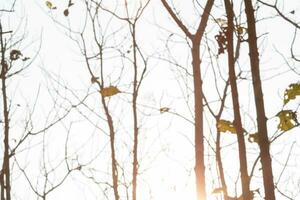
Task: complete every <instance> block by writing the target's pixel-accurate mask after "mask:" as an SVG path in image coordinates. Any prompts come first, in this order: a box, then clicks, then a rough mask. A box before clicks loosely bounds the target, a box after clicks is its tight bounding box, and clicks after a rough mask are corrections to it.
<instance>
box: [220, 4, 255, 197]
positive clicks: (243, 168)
mask: <svg viewBox="0 0 300 200" xmlns="http://www.w3.org/2000/svg"><path fill="white" fill-rule="evenodd" d="M224 3H225V9H226V14H227V24H228V26H227V31H226V38H227V52H228V68H229V81H230V86H231V96H232V103H233V111H234V126H235V128H236V133H237V140H238V147H239V161H240V172H241V183H242V196H243V199H244V200H251V199H252V197H251V193H250V187H249V176H248V169H247V153H246V146H245V140H244V129H243V126H242V120H241V113H240V105H239V95H238V88H237V83H236V74H235V69H234V67H235V66H234V65H235V58H234V45H233V42H234V41H233V33H234V23H233V17H234V12H233V7H232V4H231V3H230V0H224Z"/></svg>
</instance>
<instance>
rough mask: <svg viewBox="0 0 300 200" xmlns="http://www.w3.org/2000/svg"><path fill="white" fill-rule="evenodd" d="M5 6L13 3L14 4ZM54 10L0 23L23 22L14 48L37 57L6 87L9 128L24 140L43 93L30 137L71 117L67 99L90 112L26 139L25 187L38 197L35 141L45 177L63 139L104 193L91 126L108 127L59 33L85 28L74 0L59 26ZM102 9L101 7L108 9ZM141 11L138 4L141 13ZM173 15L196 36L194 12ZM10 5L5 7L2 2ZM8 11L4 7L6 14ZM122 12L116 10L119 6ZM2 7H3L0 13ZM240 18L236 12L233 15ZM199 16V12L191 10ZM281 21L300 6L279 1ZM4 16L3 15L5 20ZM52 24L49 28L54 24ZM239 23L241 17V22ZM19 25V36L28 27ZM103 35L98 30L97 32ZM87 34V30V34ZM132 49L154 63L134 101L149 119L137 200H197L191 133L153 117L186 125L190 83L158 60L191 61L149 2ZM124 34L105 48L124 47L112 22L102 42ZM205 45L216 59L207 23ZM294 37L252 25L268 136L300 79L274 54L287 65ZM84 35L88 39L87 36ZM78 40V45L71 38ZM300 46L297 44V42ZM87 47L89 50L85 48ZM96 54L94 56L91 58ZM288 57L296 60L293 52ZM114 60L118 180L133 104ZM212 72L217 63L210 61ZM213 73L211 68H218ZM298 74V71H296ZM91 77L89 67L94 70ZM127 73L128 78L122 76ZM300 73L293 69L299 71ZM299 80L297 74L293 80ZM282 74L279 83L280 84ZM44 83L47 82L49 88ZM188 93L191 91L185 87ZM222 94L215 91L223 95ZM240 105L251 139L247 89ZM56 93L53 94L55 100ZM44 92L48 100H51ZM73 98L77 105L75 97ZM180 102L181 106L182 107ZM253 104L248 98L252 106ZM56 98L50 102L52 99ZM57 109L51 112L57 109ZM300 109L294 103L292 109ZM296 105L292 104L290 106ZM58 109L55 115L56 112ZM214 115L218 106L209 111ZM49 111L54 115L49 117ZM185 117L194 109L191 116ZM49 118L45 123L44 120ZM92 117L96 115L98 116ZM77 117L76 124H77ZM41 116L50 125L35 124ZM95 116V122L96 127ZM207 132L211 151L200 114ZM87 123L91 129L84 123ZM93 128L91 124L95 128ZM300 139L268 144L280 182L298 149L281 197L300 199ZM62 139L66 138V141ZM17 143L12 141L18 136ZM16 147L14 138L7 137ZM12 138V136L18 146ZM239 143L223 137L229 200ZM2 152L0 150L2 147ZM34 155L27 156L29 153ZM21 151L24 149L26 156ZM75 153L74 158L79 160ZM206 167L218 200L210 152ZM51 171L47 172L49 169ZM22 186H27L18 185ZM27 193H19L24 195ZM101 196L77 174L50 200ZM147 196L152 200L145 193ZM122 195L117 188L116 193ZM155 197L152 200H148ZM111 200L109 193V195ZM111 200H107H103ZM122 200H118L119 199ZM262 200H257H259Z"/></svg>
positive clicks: (267, 24)
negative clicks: (82, 101) (82, 102)
mask: <svg viewBox="0 0 300 200" xmlns="http://www.w3.org/2000/svg"><path fill="white" fill-rule="evenodd" d="M11 1H12V0H10V2H11ZM51 2H52V3H53V4H54V5H55V6H57V9H56V10H52V11H50V10H49V9H48V8H47V7H46V5H45V1H42V0H17V4H16V12H15V17H16V18H13V19H10V21H9V22H6V19H7V18H5V17H3V19H2V18H1V22H2V23H4V24H6V23H7V24H6V25H9V26H11V28H14V27H16V26H17V25H18V24H19V22H20V21H22V26H21V28H20V30H19V33H20V34H21V33H22V30H24V29H25V30H26V31H25V32H26V39H25V42H24V44H22V45H21V46H20V48H21V49H22V52H24V54H26V55H29V56H30V57H33V55H34V53H36V52H37V51H39V54H38V56H37V58H36V59H35V61H34V63H33V64H32V66H31V67H30V69H28V71H26V72H24V75H22V76H20V77H17V78H16V79H17V81H16V82H11V86H10V87H11V91H10V94H11V95H12V96H14V98H13V99H14V101H16V102H15V103H13V104H16V103H19V102H21V108H19V109H16V114H18V115H19V116H20V117H19V118H17V119H14V120H15V121H14V122H15V123H16V124H17V125H16V128H14V130H15V131H16V132H18V133H19V132H20V131H22V128H23V125H24V120H25V119H26V117H28V113H27V112H26V103H28V106H29V107H32V106H33V102H34V99H35V97H36V94H37V93H38V91H39V88H40V97H39V99H38V101H37V107H36V114H34V116H33V120H34V122H35V123H37V124H35V125H34V129H38V128H41V127H43V126H44V125H45V124H46V123H49V121H51V120H53V119H55V118H56V117H58V116H61V115H62V114H63V113H64V110H63V109H61V108H60V107H59V106H62V107H64V108H65V107H68V106H70V103H69V102H68V101H67V100H66V99H70V100H71V102H72V103H75V102H78V99H76V98H77V96H78V97H79V98H82V97H83V96H84V95H85V94H86V93H87V92H88V93H94V94H93V95H90V97H89V98H88V99H87V101H86V102H87V104H88V105H89V106H90V107H91V108H92V109H93V110H94V111H95V112H96V114H94V113H91V112H90V111H89V110H87V108H86V107H84V106H82V107H80V109H79V111H80V112H78V111H75V112H72V113H71V114H70V116H69V117H68V118H67V119H66V121H64V123H59V124H58V125H57V126H55V127H54V128H52V129H50V130H49V131H47V133H45V134H40V136H37V137H33V138H31V139H30V140H29V141H28V142H27V143H26V144H25V145H24V147H22V149H24V152H22V153H20V155H21V156H20V157H19V159H20V161H19V162H20V164H21V165H22V166H26V170H27V173H28V175H29V177H31V178H32V180H34V187H35V186H37V188H39V189H40V190H41V189H42V184H43V177H42V173H41V169H42V162H41V161H40V160H38V159H33V158H40V157H41V155H42V153H41V152H42V141H43V137H44V138H45V141H46V145H47V150H46V152H45V155H46V158H47V159H46V161H45V163H47V166H49V165H51V166H52V167H54V166H56V165H58V164H60V161H61V160H63V159H64V148H65V144H66V143H65V141H66V138H67V137H69V141H68V147H69V149H68V152H69V155H70V163H72V164H71V165H74V166H76V164H77V161H76V159H77V160H78V161H79V162H80V163H81V164H84V163H88V162H90V161H91V160H92V159H93V158H95V159H94V160H93V161H92V162H91V163H89V165H88V166H87V167H83V170H82V172H84V174H85V175H87V176H89V175H94V176H95V177H96V180H97V181H99V182H101V183H105V182H108V181H109V182H110V176H108V175H107V174H106V172H107V171H109V165H108V164H109V162H108V161H109V155H110V154H109V148H108V147H109V145H108V137H107V136H105V134H104V133H103V131H101V130H99V129H96V128H95V126H93V124H96V125H97V126H98V127H100V129H102V130H103V129H104V130H106V124H105V121H104V120H102V119H101V118H100V117H103V113H101V112H103V111H102V108H101V106H99V104H100V101H99V96H98V94H97V88H96V87H94V86H92V85H91V84H90V77H89V74H88V71H87V69H86V66H85V63H84V62H83V57H82V56H81V53H80V51H79V49H78V46H77V44H76V43H75V42H74V41H72V40H71V39H70V38H69V37H67V35H68V31H66V29H64V28H62V27H61V26H60V24H58V23H61V24H63V25H65V26H70V27H71V28H72V29H73V30H75V31H78V30H81V28H82V26H83V25H84V23H85V12H84V9H83V4H82V3H81V2H82V1H81V0H74V3H75V4H74V6H72V7H71V8H70V14H69V17H68V18H66V17H65V16H63V10H64V9H65V8H66V5H67V3H68V1H67V0H63V1H62V0H52V1H51ZM105 2H107V1H105ZM116 2H118V1H110V2H109V3H107V7H108V8H109V9H113V8H115V5H116ZM138 2H139V1H137V0H136V1H135V0H131V1H129V6H130V10H132V13H133V12H134V11H133V10H134V9H136V8H137V6H138V5H139V3H138ZM144 2H145V1H143V3H144ZM174 2H175V3H174V5H176V8H177V11H178V12H179V13H180V16H181V17H182V19H183V21H184V22H185V23H187V24H188V25H187V26H188V27H190V30H192V31H193V29H192V28H193V26H195V25H197V23H198V19H199V15H198V14H197V13H196V12H191V10H193V9H192V8H193V7H192V5H190V4H188V3H190V2H188V3H186V2H184V3H183V1H174ZM220 2H221V1H217V2H216V5H221V3H220ZM6 3H8V4H9V2H6ZM6 3H4V4H5V5H6ZM121 4H122V3H121ZM2 5H3V2H2V3H0V6H2ZM236 6H237V7H236V9H237V10H238V6H239V5H236ZM281 6H282V5H281ZM121 8H122V7H120V6H119V7H117V11H119V12H120V13H122V12H123V11H121ZM198 8H199V7H198ZM281 9H284V13H287V14H288V16H289V17H291V19H295V20H298V21H299V20H300V14H299V12H300V3H299V2H297V1H288V2H287V1H286V3H285V5H284V7H283V6H282V7H281ZM293 9H296V10H297V12H296V14H294V15H292V14H289V12H290V11H291V10H293ZM222 13H223V11H222V10H221V8H217V7H215V8H214V10H213V17H215V18H220V17H223V14H222ZM258 13H259V14H258V17H265V15H267V16H272V15H273V14H274V11H271V10H269V9H265V8H261V11H259V12H258ZM6 16H7V15H6ZM53 19H55V20H56V22H54V21H53ZM109 19H110V18H109V15H108V14H107V13H104V14H103V19H102V18H101V19H100V20H102V21H101V22H103V23H104V24H105V23H107V22H108V21H109ZM242 20H244V16H243V17H242ZM25 25H26V26H25ZM104 26H105V25H104ZM88 27H89V26H88ZM137 27H138V28H137V35H138V37H137V38H138V42H139V44H140V45H141V47H142V50H143V52H145V55H148V56H151V59H150V60H149V74H147V77H146V79H145V82H144V84H143V85H142V92H141V96H140V100H141V105H140V108H139V109H140V111H141V113H143V114H146V115H145V116H144V117H141V121H140V123H141V125H142V127H141V132H142V134H141V136H140V138H141V145H140V150H139V153H140V156H141V157H140V159H141V163H140V164H141V165H140V167H141V168H140V169H141V172H143V174H142V175H141V176H140V179H139V181H140V182H139V183H140V184H139V197H140V199H141V200H148V199H149V200H150V199H153V200H162V199H172V200H183V199H189V200H195V195H194V194H195V192H194V182H195V181H194V173H193V172H194V171H193V167H194V161H193V153H194V150H193V145H192V144H191V142H192V141H193V126H192V125H191V124H190V123H189V122H187V121H186V120H184V119H182V118H179V117H177V116H176V115H172V114H169V113H164V114H160V113H159V111H158V110H159V108H161V107H169V108H170V109H171V111H172V112H175V113H179V114H180V115H183V116H185V117H186V118H187V119H189V120H192V118H193V117H192V115H191V113H190V110H189V107H188V106H191V105H193V104H192V99H193V98H192V97H191V96H190V95H191V83H192V82H191V81H192V79H191V77H189V76H187V75H186V74H184V73H183V71H180V70H179V69H178V68H176V67H174V66H172V65H170V64H169V63H167V62H164V61H162V60H160V59H159V58H164V59H171V58H172V59H174V61H176V62H178V63H179V64H181V65H182V66H183V67H185V68H187V69H188V71H189V72H191V68H190V63H191V60H190V57H189V56H190V55H189V52H188V47H187V44H186V42H185V41H184V38H183V37H182V36H183V35H182V33H181V31H180V30H179V29H178V28H177V27H176V25H175V24H174V22H173V21H172V20H171V19H170V18H168V15H167V13H166V11H165V10H164V9H163V7H162V5H161V3H160V2H159V0H153V1H152V2H151V3H150V5H149V6H148V7H147V9H146V11H145V13H144V15H143V17H142V18H141V21H140V22H139V23H138V25H137ZM118 28H122V29H121V31H120V33H121V34H122V38H121V37H120V36H118V35H117V36H115V37H116V38H110V39H109V40H108V44H109V45H115V43H117V42H118V41H121V40H122V39H123V37H126V36H127V37H128V36H129V35H128V34H127V33H128V32H126V31H128V29H126V28H128V27H127V25H126V24H124V23H123V24H122V22H120V21H118V20H117V19H113V20H112V22H111V23H110V24H109V26H107V30H108V31H107V32H108V33H111V32H113V31H116V30H118ZM208 30H209V32H208V35H209V37H211V39H210V40H209V41H208V42H209V43H210V45H214V46H213V47H212V50H213V51H216V48H217V47H216V42H215V41H214V40H213V38H214V35H215V34H216V33H217V31H218V29H217V28H216V25H215V23H214V22H213V20H211V21H210V22H209V29H208ZM293 31H294V30H293V28H292V27H291V26H290V25H286V23H285V22H284V21H283V20H280V19H278V18H275V19H266V20H265V21H261V22H260V23H258V32H259V35H261V37H260V39H259V45H260V49H261V54H262V57H261V68H262V77H263V79H264V80H265V81H264V82H263V87H264V97H265V101H266V102H267V103H266V111H267V117H269V119H270V120H269V127H270V128H269V130H270V136H272V135H273V133H274V132H275V131H276V129H277V128H276V127H277V123H278V120H277V119H276V118H275V117H274V116H275V115H276V113H278V112H279V111H280V110H281V107H282V98H283V91H284V89H285V88H286V87H287V86H288V85H289V84H290V83H293V82H297V81H298V80H299V75H296V74H295V73H293V72H291V71H290V70H289V68H288V66H287V65H286V63H285V61H284V59H283V58H282V57H281V56H280V54H278V53H277V52H276V50H280V52H283V54H285V55H289V54H288V53H289V47H290V46H289V44H290V42H291V40H292V33H293ZM89 33H90V30H88V31H87V35H88V34H89ZM171 33H174V35H173V36H172V37H171V38H169V39H171V41H170V42H169V43H168V45H169V48H170V50H171V54H172V57H171V56H170V54H169V53H168V52H167V51H166V49H165V47H166V42H165V41H166V40H167V38H168V37H169V36H170V34H171ZM75 39H78V36H77V37H75ZM87 41H89V42H91V41H92V37H87ZM40 42H41V49H40V50H39V49H38V48H39V44H40ZM296 42H297V44H298V45H296V46H299V39H298V40H297V41H296ZM91 46H92V45H91ZM118 48H120V49H128V48H130V44H129V43H128V42H127V43H126V42H125V43H122V44H121V45H120V46H118ZM89 50H91V51H93V49H92V48H91V49H89ZM202 50H203V51H202V52H204V53H205V54H204V57H203V74H204V91H205V92H206V95H207V98H208V99H209V100H210V101H214V100H216V91H215V86H214V83H213V81H212V80H214V77H213V73H212V67H211V63H210V60H209V59H208V55H207V49H206V48H205V47H204V46H203V49H202ZM295 50H298V52H299V48H298V49H297V47H296V49H295ZM247 53H248V51H247V48H246V46H245V45H244V46H242V48H241V59H240V62H239V68H240V69H242V70H243V71H244V72H243V74H242V75H244V76H245V77H246V78H248V77H249V73H248V72H249V65H248V61H247ZM116 54H117V53H116V51H114V50H112V51H109V52H108V55H107V61H106V66H108V67H107V68H108V69H107V73H108V74H109V73H111V74H112V76H111V78H109V80H107V84H119V85H118V87H119V88H120V89H121V91H124V92H125V93H122V94H118V95H116V96H115V97H114V99H112V100H111V102H110V106H111V108H115V110H114V117H115V119H116V127H117V138H118V141H117V147H118V152H119V153H120V157H119V158H120V160H121V161H120V165H121V167H124V169H125V170H131V162H132V161H131V157H130V155H129V152H130V150H129V148H131V146H130V145H131V143H130V142H128V141H131V140H132V136H131V132H130V131H131V130H130V126H131V124H132V122H131V121H129V120H128V119H127V113H128V112H130V110H129V108H128V105H129V104H128V101H129V100H130V95H128V94H126V93H128V92H130V77H131V76H130V73H129V72H130V68H129V65H128V63H127V64H125V72H124V73H123V76H122V78H121V81H120V82H118V80H117V78H118V75H119V72H120V71H121V70H122V63H121V62H120V61H121V60H120V59H119V58H114V59H111V58H110V56H114V55H116ZM224 59H225V55H221V56H220V58H219V62H220V64H221V65H222V64H223V63H224V62H225V60H224ZM214 62H215V61H214ZM215 64H216V63H215ZM295 66H296V67H299V64H298V63H296V64H295ZM95 69H96V67H95ZM126 70H128V71H126ZM221 70H222V72H226V68H225V69H224V68H222V69H221ZM296 70H297V69H296ZM298 71H299V70H298ZM279 74H280V75H279ZM50 75H51V76H52V77H53V78H52V79H51V77H50ZM217 81H218V83H220V84H221V85H223V83H222V80H221V79H220V77H218V80H217ZM187 85H188V86H187ZM65 86H67V87H68V88H70V89H72V91H73V92H72V91H70V90H68V89H65ZM222 87H223V86H220V87H219V89H220V90H221V91H222ZM239 87H240V101H241V104H242V107H241V109H242V113H243V121H244V124H245V128H246V129H247V130H249V131H251V132H255V131H256V130H255V128H254V125H253V120H255V112H254V107H253V106H254V102H253V99H251V97H252V96H251V95H252V90H251V81H250V80H245V81H241V82H240V85H239ZM56 90H58V91H59V94H57V92H56ZM49 92H51V94H52V95H50V94H49ZM74 93H75V95H76V96H75V95H74ZM183 96H184V97H185V98H183ZM249 97H250V98H249ZM56 98H57V99H56ZM54 102H56V105H55V104H54ZM296 102H297V103H299V101H298V100H297V101H296ZM227 103H228V109H226V111H225V113H224V118H226V119H228V120H232V119H233V116H232V112H231V111H230V108H231V105H230V104H231V101H230V97H229V98H228V101H227ZM297 103H296V104H297ZM54 106H55V107H54ZM213 106H214V107H215V108H217V107H218V104H213ZM296 106H297V105H291V108H295V107H296ZM55 109H60V110H59V112H56V111H55ZM190 109H191V107H190ZM49 112H50V115H49V114H48V113H49ZM97 112H99V113H100V114H98V115H97ZM82 113H83V114H82ZM45 116H48V117H49V118H48V122H47V121H44V120H41V119H45V118H44V117H45ZM99 116H100V117H99ZM205 117H206V120H207V121H206V124H205V130H206V132H207V133H209V132H210V131H212V134H207V139H208V140H209V141H210V143H212V142H213V141H214V139H215V135H213V134H214V132H213V131H214V129H213V128H212V129H211V130H210V129H209V127H214V122H213V120H212V118H211V116H210V115H209V113H208V112H206V114H205ZM87 119H89V120H90V121H88V120H87ZM91 122H92V123H93V124H92V123H91ZM298 131H299V130H292V131H290V132H289V133H288V134H289V136H288V137H283V138H281V139H280V140H279V141H278V142H276V143H275V144H274V147H273V148H272V152H273V153H274V155H275V159H274V161H273V163H274V174H275V177H277V178H278V177H279V174H280V173H281V170H282V164H283V163H284V161H285V160H286V159H287V152H289V150H290V147H291V144H292V143H293V142H294V141H295V149H294V150H293V152H294V153H293V156H292V158H291V166H292V167H289V168H288V169H287V170H286V174H284V175H283V177H282V180H283V181H282V183H283V184H282V185H284V184H285V185H286V186H285V187H283V189H284V190H286V191H288V193H289V194H290V195H295V194H296V192H298V193H297V195H298V196H297V197H298V198H300V196H299V195H300V193H299V192H300V191H299V190H296V191H295V188H294V187H295V185H292V183H291V182H292V181H294V180H298V181H299V180H300V179H299V178H300V174H299V172H298V173H297V174H295V175H294V179H293V180H292V181H291V182H289V181H288V180H289V179H291V174H292V173H296V172H297V170H296V169H297V167H299V164H300V163H299V161H298V160H299V155H298V154H297V153H296V152H297V150H298V151H299V148H300V142H299V136H298V135H297V132H298ZM68 133H69V135H68ZM17 135H18V134H17ZM13 137H14V136H13ZM16 137H17V136H16ZM235 142H236V137H235V136H234V135H230V134H226V135H225V134H224V136H223V140H222V143H223V146H224V148H223V151H222V152H223V156H224V168H225V169H228V170H227V171H226V175H227V177H228V178H227V181H228V183H229V186H230V187H229V191H230V193H231V194H232V195H233V194H234V192H235V188H234V184H235V180H236V179H237V177H238V172H237V170H238V161H237V145H236V143H235ZM1 145H2V144H1ZM247 145H248V148H249V160H250V163H252V162H251V161H253V160H254V158H256V155H257V153H258V149H257V146H256V145H255V144H249V143H247ZM31 146H33V147H32V148H31ZM27 147H30V148H29V149H27ZM76 151H77V153H76ZM206 152H207V159H208V161H209V162H208V163H210V165H207V180H208V181H207V182H208V184H207V191H208V195H209V200H210V199H211V200H214V199H217V198H216V196H214V195H212V194H211V193H210V191H212V190H213V188H215V187H218V181H217V180H214V179H215V177H216V166H215V161H214V154H213V152H212V150H211V148H210V147H209V146H208V145H207V147H206ZM50 168H51V167H49V169H50ZM14 169H15V170H16V173H15V175H14V176H13V177H14V181H15V183H16V184H15V186H13V187H15V188H14V190H15V195H16V196H15V199H23V198H25V199H33V196H34V194H33V193H32V192H29V191H30V188H29V186H28V184H24V181H25V179H24V177H23V176H22V174H21V173H20V171H19V170H17V167H16V166H15V168H14ZM56 170H57V171H55V173H54V174H52V175H51V176H50V178H51V179H52V181H53V182H57V181H59V180H60V179H61V178H62V176H63V174H64V173H65V172H66V171H65V170H66V168H65V166H64V164H61V165H59V167H58V168H57V169H56ZM257 174H258V177H259V176H260V172H259V170H257ZM25 182H26V181H25ZM253 182H254V183H253V185H252V187H253V189H256V187H258V186H261V180H260V179H259V178H257V177H256V178H254V181H253ZM24 185H26V186H24ZM105 187H106V185H105V184H99V185H96V184H94V183H92V181H90V180H88V179H87V178H86V177H84V176H83V175H82V174H81V173H80V172H74V173H73V174H72V175H71V176H70V177H68V179H67V180H66V182H64V183H63V184H62V185H61V186H60V187H59V188H58V189H57V190H55V191H54V192H53V193H51V194H50V195H49V200H52V199H56V200H60V199H65V198H66V197H67V198H68V199H74V200H82V199H88V200H91V199H105V197H104V196H103V192H102V190H104V189H105ZM150 190H151V192H150ZM237 190H238V191H240V187H239V186H237ZM120 191H121V193H122V194H124V193H125V191H124V188H122V189H120ZM150 193H151V195H152V197H151V195H150ZM108 194H109V195H112V193H111V191H109V192H108ZM109 199H112V197H109ZM124 199H125V198H124ZM257 199H261V198H257Z"/></svg>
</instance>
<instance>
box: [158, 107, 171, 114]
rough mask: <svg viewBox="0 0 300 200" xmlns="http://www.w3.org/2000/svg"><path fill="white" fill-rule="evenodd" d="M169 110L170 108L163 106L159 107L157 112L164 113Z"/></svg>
mask: <svg viewBox="0 0 300 200" xmlns="http://www.w3.org/2000/svg"><path fill="white" fill-rule="evenodd" d="M169 110H170V108H168V107H163V108H160V109H159V112H160V113H165V112H169Z"/></svg>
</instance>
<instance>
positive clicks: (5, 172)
mask: <svg viewBox="0 0 300 200" xmlns="http://www.w3.org/2000/svg"><path fill="white" fill-rule="evenodd" d="M0 42H1V68H2V69H1V75H0V76H1V77H0V78H1V83H2V101H3V118H4V141H3V142H4V153H3V163H2V170H1V176H0V177H1V180H0V183H1V200H10V199H11V197H10V189H11V185H10V164H9V110H8V104H7V94H6V74H7V70H8V66H7V63H6V61H5V51H6V49H5V48H6V47H5V45H4V43H3V31H2V25H1V24H0ZM4 196H5V197H4Z"/></svg>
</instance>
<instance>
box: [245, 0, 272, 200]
mask: <svg viewBox="0 0 300 200" xmlns="http://www.w3.org/2000/svg"><path fill="white" fill-rule="evenodd" d="M244 2H245V9H246V10H245V11H246V15H247V24H248V35H249V39H248V45H249V57H250V63H251V73H252V83H253V90H254V98H255V104H256V115H257V129H258V134H259V142H258V144H259V148H260V157H261V163H262V171H263V181H264V189H265V198H266V199H270V200H273V199H275V194H274V182H273V173H272V161H271V156H270V147H269V146H270V142H269V138H268V129H267V118H266V114H265V106H264V98H263V92H262V87H261V79H260V68H259V54H258V48H257V35H256V25H255V24H256V22H255V18H254V9H253V6H252V2H251V1H250V0H245V1H244Z"/></svg>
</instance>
